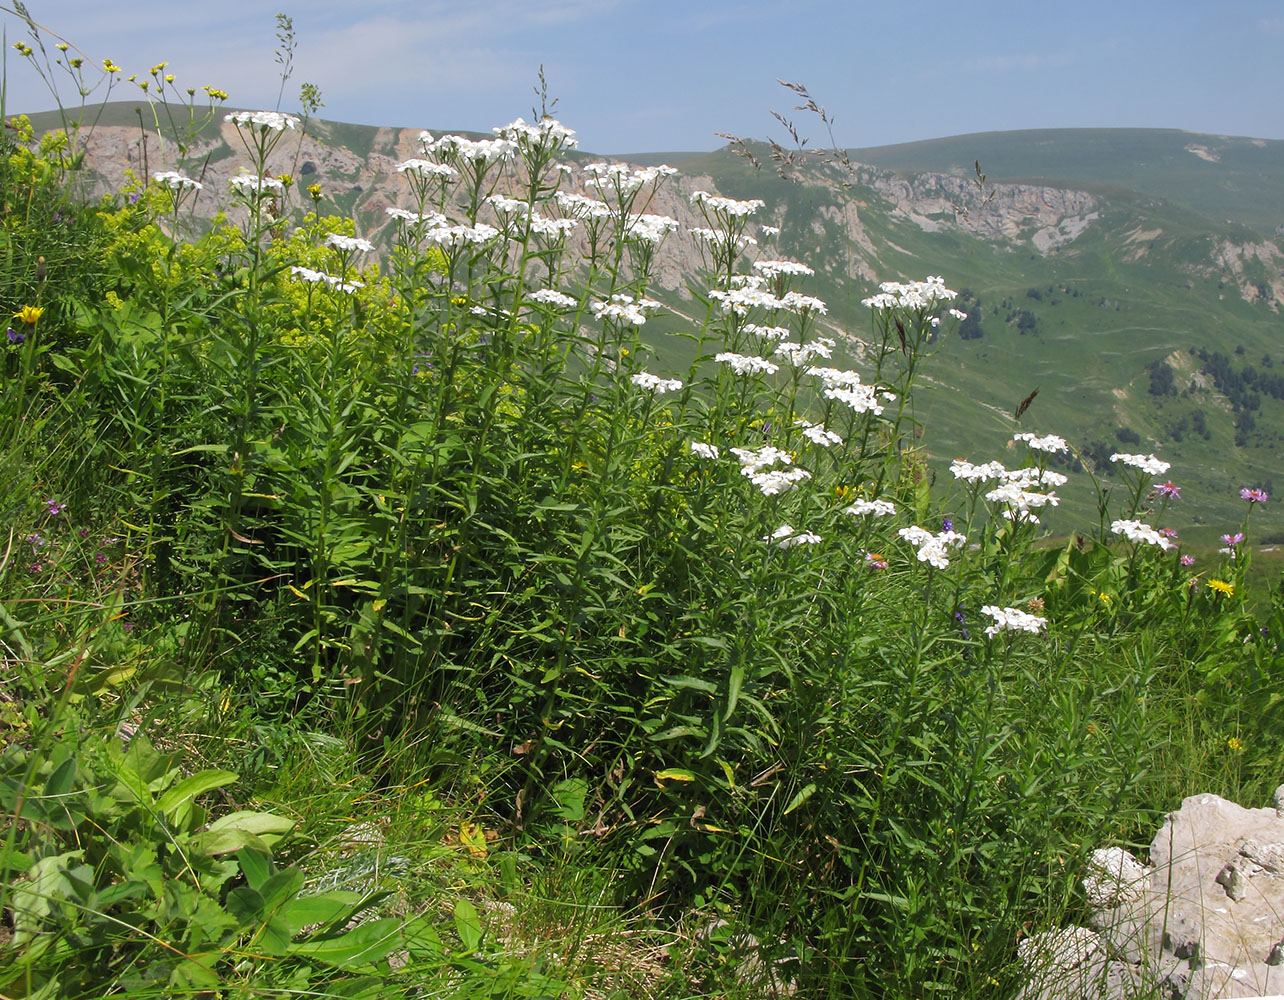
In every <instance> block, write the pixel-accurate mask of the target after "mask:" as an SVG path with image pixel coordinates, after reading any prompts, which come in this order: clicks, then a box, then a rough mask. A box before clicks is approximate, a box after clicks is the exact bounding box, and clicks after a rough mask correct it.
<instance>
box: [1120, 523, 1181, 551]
mask: <svg viewBox="0 0 1284 1000" xmlns="http://www.w3.org/2000/svg"><path fill="white" fill-rule="evenodd" d="M1110 530H1111V531H1112V532H1114V533H1115V534H1116V535H1123V536H1124V538H1126V539H1128V541H1130V542H1143V543H1145V544H1146V545H1158V546H1159V547H1160V548H1161V549H1167V548H1168V547H1169V546H1170V545H1172V542H1170V541H1169V540H1168V539H1167V538H1165V537H1164V536H1163V535H1161V534H1160V533H1159V532H1158V531H1156V530H1155V529H1154V528H1152V527H1151V526H1150V525H1148V524H1143V523H1142V522H1141V521H1133V520H1124V519H1120V520H1118V521H1111V522H1110Z"/></svg>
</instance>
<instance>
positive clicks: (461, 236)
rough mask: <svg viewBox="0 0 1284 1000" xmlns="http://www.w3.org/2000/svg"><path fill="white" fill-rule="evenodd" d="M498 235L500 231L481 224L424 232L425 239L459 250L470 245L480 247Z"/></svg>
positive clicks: (438, 227)
mask: <svg viewBox="0 0 1284 1000" xmlns="http://www.w3.org/2000/svg"><path fill="white" fill-rule="evenodd" d="M498 235H499V230H498V229H496V228H495V227H494V226H488V225H486V223H484V222H479V223H477V225H475V226H435V227H433V228H432V229H429V230H427V231H425V232H424V239H426V240H427V241H428V242H429V243H437V244H439V245H440V246H443V247H448V248H450V249H452V250H457V249H459V248H460V247H462V246H467V245H469V244H473V245H475V246H480V245H481V244H483V243H487V242H489V241H490V240H493V239H494V238H495V237H496V236H498Z"/></svg>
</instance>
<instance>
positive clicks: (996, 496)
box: [985, 469, 1061, 524]
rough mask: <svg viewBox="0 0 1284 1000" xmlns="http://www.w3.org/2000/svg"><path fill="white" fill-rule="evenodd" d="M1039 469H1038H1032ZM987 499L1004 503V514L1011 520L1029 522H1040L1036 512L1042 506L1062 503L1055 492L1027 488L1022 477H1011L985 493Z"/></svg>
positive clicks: (1053, 505)
mask: <svg viewBox="0 0 1284 1000" xmlns="http://www.w3.org/2000/svg"><path fill="white" fill-rule="evenodd" d="M1025 471H1027V470H1025V469H1018V470H1017V472H1025ZM1030 471H1037V470H1030ZM985 499H987V500H989V501H990V502H991V503H1001V504H1003V505H1004V511H1003V516H1004V517H1006V518H1007V519H1008V520H1009V521H1019V522H1024V523H1029V524H1038V523H1039V518H1038V516H1037V515H1036V514H1035V513H1034V511H1035V510H1038V509H1040V508H1042V507H1047V506H1052V507H1056V506H1058V505H1059V504H1060V503H1061V499H1060V498H1059V497H1058V496H1057V495H1056V494H1055V493H1036V492H1033V491H1031V490H1028V489H1026V488H1025V485H1024V484H1023V483H1022V482H1021V480H1020V479H1009V480H1008V481H1007V482H1004V483H1003V484H1001V485H1000V486H997V487H996V488H994V489H992V490H990V492H989V493H987V494H985Z"/></svg>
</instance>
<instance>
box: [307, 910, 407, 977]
mask: <svg viewBox="0 0 1284 1000" xmlns="http://www.w3.org/2000/svg"><path fill="white" fill-rule="evenodd" d="M400 931H401V921H399V920H397V919H395V918H394V917H385V918H384V919H383V920H373V921H371V922H370V923H368V924H360V925H359V926H357V927H354V928H353V929H352V930H350V931H346V932H345V933H343V934H340V935H338V936H336V937H329V938H320V939H309V940H307V941H296V942H295V943H294V944H292V945H291V946H290V954H292V955H305V956H307V957H309V958H314V959H316V960H317V961H318V962H324V963H325V964H326V965H331V966H334V967H335V968H337V969H344V970H354V969H359V968H362V967H364V966H367V965H372V964H373V963H375V962H378V961H380V960H381V959H383V958H385V957H386V956H387V955H388V953H389V952H392V951H395V950H396V949H397V948H399V947H401V933H400Z"/></svg>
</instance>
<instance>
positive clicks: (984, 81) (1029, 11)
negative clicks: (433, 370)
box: [0, 0, 1284, 153]
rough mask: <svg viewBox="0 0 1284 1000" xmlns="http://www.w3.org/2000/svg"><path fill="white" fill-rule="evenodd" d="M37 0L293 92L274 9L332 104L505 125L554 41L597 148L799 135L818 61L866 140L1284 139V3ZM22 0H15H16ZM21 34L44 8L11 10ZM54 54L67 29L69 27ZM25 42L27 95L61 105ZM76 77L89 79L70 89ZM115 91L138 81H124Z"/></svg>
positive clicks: (851, 134)
mask: <svg viewBox="0 0 1284 1000" xmlns="http://www.w3.org/2000/svg"><path fill="white" fill-rule="evenodd" d="M289 2H290V0H276V2H275V3H273V2H268V3H259V2H251V0H222V2H219V3H201V4H197V3H193V2H192V0H166V2H160V0H133V2H130V0H120V2H114V3H113V2H105V0H50V2H45V0H30V2H29V3H28V8H29V10H30V12H31V15H32V17H33V18H34V19H35V20H36V21H37V22H39V23H41V24H43V25H45V26H46V27H48V28H49V29H50V30H51V31H53V32H56V33H59V34H61V35H62V36H63V37H64V38H65V39H66V40H67V41H68V42H70V43H72V44H73V45H75V46H77V47H78V48H79V49H80V50H81V52H82V53H83V54H84V55H85V57H86V58H89V59H92V60H94V61H95V62H98V63H101V61H102V60H103V59H104V58H111V59H113V60H115V61H116V62H117V63H119V64H120V65H121V66H122V67H124V68H125V71H126V73H130V72H141V73H142V74H144V75H145V74H146V72H147V70H148V69H149V68H150V67H151V66H152V65H153V64H155V63H158V62H160V61H162V60H168V61H169V63H170V66H169V71H170V72H173V73H175V74H176V75H177V77H178V83H180V84H181V85H183V86H196V87H198V88H199V87H201V86H202V85H204V84H211V85H213V86H216V87H221V88H222V89H224V90H226V91H228V92H229V94H230V95H231V100H230V102H229V103H230V104H232V105H234V106H238V107H250V108H259V107H266V108H272V107H275V105H276V101H277V92H278V88H279V86H280V75H279V73H280V68H279V67H278V66H277V65H276V63H275V61H274V58H273V52H274V50H275V49H276V48H277V47H278V43H277V41H276V38H275V37H274V33H275V28H276V25H275V19H274V14H275V13H276V11H277V10H278V9H280V10H284V11H285V12H286V13H287V14H291V15H292V16H293V18H294V25H295V31H296V35H297V38H298V45H297V50H296V53H295V67H294V74H293V76H292V78H291V79H290V81H289V82H288V83H287V84H286V90H285V99H284V101H283V102H282V105H281V107H282V110H294V109H295V108H296V107H297V95H298V88H299V84H301V83H302V82H304V81H309V82H313V83H315V84H317V85H318V86H320V88H321V91H322V99H323V100H324V101H325V104H326V107H325V109H324V110H323V111H322V112H321V114H322V116H323V117H326V118H331V119H335V120H339V121H350V122H361V123H365V124H372V125H396V126H407V127H414V128H428V129H432V130H443V129H474V130H486V129H489V128H490V127H491V126H492V125H501V124H504V123H506V122H508V121H511V120H512V119H513V118H515V117H517V116H518V115H523V116H525V117H527V118H529V117H530V112H531V106H532V103H533V99H534V95H533V92H532V91H533V87H534V85H535V83H536V80H537V73H538V70H539V67H540V65H541V63H542V64H543V66H544V70H545V74H546V76H547V79H548V83H549V90H550V94H551V95H553V96H556V97H558V98H559V104H558V106H557V113H558V117H559V118H560V119H561V120H562V121H563V122H564V123H565V124H566V125H569V126H570V127H571V128H574V129H576V130H577V131H578V133H579V135H580V140H581V145H582V147H583V148H584V149H587V150H592V151H594V152H599V153H626V152H636V151H644V150H645V151H652V150H654V151H670V150H700V149H713V148H716V147H717V146H719V145H721V143H722V140H720V139H718V138H717V136H716V135H715V134H714V133H715V132H731V133H735V134H738V135H742V136H746V137H757V138H762V137H765V136H767V135H772V136H774V137H776V138H778V139H783V138H784V134H783V130H782V129H781V128H780V127H779V126H778V125H776V124H775V122H774V121H773V120H772V118H771V115H770V110H771V109H775V110H776V111H779V112H781V113H783V114H786V115H787V116H789V117H794V118H796V119H797V120H798V122H799V124H800V125H801V126H804V128H803V132H804V134H806V135H809V136H811V137H812V140H813V144H817V143H819V142H821V141H822V140H823V138H824V136H823V132H822V130H821V128H820V127H819V125H818V123H815V122H814V121H812V120H810V119H809V118H808V117H807V116H804V115H801V114H799V113H796V112H793V111H792V106H793V104H794V103H795V101H794V100H793V99H792V97H791V95H790V94H789V93H788V92H786V91H785V90H784V89H782V88H781V87H780V86H779V84H777V83H776V80H777V78H781V79H785V80H791V81H798V82H801V83H804V84H805V85H806V86H807V87H808V88H809V90H810V92H811V94H812V95H813V97H814V98H815V99H816V100H817V101H818V102H819V103H821V104H823V105H824V106H825V107H826V108H827V109H828V110H829V111H830V112H831V113H832V114H833V115H834V117H835V135H836V138H837V140H838V142H839V143H840V144H841V145H845V146H872V145H882V144H886V143H893V142H907V141H912V140H915V139H928V138H934V137H937V136H944V135H955V134H959V133H964V132H980V131H990V130H1005V129H1021V128H1064V127H1096V126H1106V127H1108V126H1133V127H1160V128H1184V129H1189V130H1191V131H1197V132H1212V133H1222V134H1232V135H1250V136H1255V137H1260V138H1270V139H1284V99H1282V98H1284V59H1282V58H1281V54H1282V53H1284V2H1280V0H1275V2H1265V0H1243V2H1237V0H1222V2H1220V3H1217V4H1214V3H1212V2H1188V0H1167V2H1163V3H1157V2H1149V0H1113V2H1098V0H1083V2H1079V3H1073V4H1069V3H1044V4H1039V3H1031V2H1029V0H1023V2H1008V0H991V2H989V3H980V4H973V3H967V2H950V3H943V2H936V0H931V2H929V0H923V2H912V0H910V2H897V0H884V2H882V3H867V2H864V0H845V2H844V0H770V2H759V0H749V2H739V3H732V2H724V0H685V2H683V0H452V2H444V0H365V2H362V3H353V2H351V0H310V2H309V3H308V4H306V5H302V4H300V5H298V8H297V9H295V10H291V9H290V7H289ZM5 6H7V0H0V8H3V7H5ZM0 22H2V23H3V26H4V30H5V32H6V34H7V43H8V44H9V45H12V43H13V42H14V41H17V40H25V39H26V38H27V35H26V25H25V23H24V22H22V21H21V20H20V19H19V18H17V17H15V16H14V15H12V14H5V13H0ZM50 51H51V52H52V51H53V50H52V47H51V49H50ZM24 63H25V60H23V59H22V58H21V57H19V56H18V55H17V54H16V53H15V52H13V50H12V49H9V50H8V59H7V63H6V68H5V71H6V78H7V93H6V104H7V111H8V112H9V113H13V112H16V111H22V110H41V109H44V108H48V107H51V106H52V99H51V98H50V96H49V94H48V91H47V90H46V89H45V88H44V86H43V84H41V83H40V80H39V78H38V77H37V76H36V75H35V74H34V73H33V72H32V71H31V68H30V67H29V66H26V65H24ZM72 96H74V95H72ZM113 96H121V97H127V98H131V99H132V98H135V97H137V96H139V94H138V92H137V91H136V90H131V89H128V87H127V85H126V87H124V88H119V89H117V91H115V93H114V94H113Z"/></svg>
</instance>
